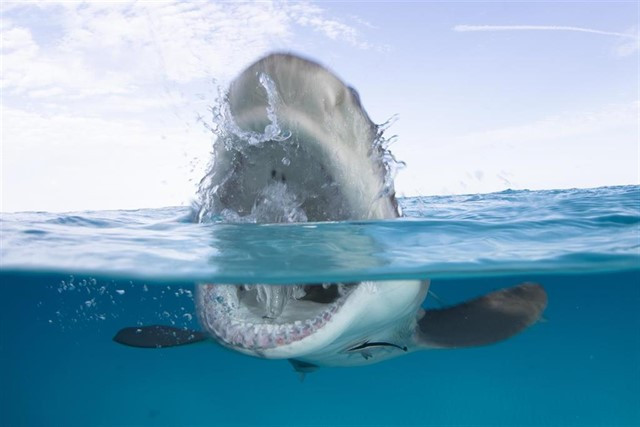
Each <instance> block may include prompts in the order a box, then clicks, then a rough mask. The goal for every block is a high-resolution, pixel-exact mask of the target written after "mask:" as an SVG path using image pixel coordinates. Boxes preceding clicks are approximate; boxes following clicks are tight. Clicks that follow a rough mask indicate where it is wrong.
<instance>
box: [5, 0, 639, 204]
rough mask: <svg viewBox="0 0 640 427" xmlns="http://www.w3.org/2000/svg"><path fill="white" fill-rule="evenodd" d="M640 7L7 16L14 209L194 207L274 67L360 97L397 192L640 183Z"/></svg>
mask: <svg viewBox="0 0 640 427" xmlns="http://www.w3.org/2000/svg"><path fill="white" fill-rule="evenodd" d="M639 7H640V6H639V4H638V3H637V2H634V1H630V2H612V1H608V2H593V1H590V2H576V1H573V2H415V1H414V2H393V3H392V2H362V1H360V2H279V1H275V2H266V1H265V2H251V3H239V2H178V1H165V2H159V1H156V2H151V1H149V2H142V1H139V2H124V1H123V2H109V3H107V2H104V3H99V2H90V3H79V2H69V1H66V2H15V3H12V2H3V3H2V5H1V6H0V10H1V12H2V14H1V18H0V31H1V34H0V42H1V56H0V61H1V65H0V67H1V71H2V72H1V76H0V89H1V90H2V94H1V106H0V120H1V134H0V143H1V147H0V148H1V155H2V163H1V168H2V170H1V179H2V184H1V185H2V197H1V206H0V210H2V211H3V212H15V211H59V212H65V211H78V210H97V209H136V208H146V207H163V206H180V205H184V206H187V205H189V204H190V203H191V202H192V200H193V199H194V198H195V192H196V187H197V183H198V181H199V180H200V179H201V178H202V176H203V175H204V169H205V167H206V165H207V164H208V162H209V161H210V160H211V154H210V153H211V147H212V142H213V136H212V134H211V133H210V132H209V131H207V129H206V126H205V125H204V124H203V120H204V122H207V121H208V120H210V113H209V108H210V107H211V106H212V105H213V104H214V103H215V100H216V97H217V96H218V94H219V93H220V91H224V89H225V88H226V87H227V85H228V83H229V82H230V81H231V80H232V79H233V77H234V76H236V75H237V74H238V73H239V72H241V71H242V70H243V69H244V68H245V67H247V66H248V65H250V64H251V63H252V62H254V61H255V60H257V59H259V58H260V57H262V56H264V55H265V54H267V53H269V52H273V51H286V52H292V53H298V54H301V55H303V56H306V57H309V58H312V59H314V60H316V61H318V62H320V63H321V64H324V65H325V66H327V67H328V68H329V69H331V70H332V71H334V72H335V73H336V74H337V75H338V76H339V77H340V78H341V79H343V80H344V81H345V82H346V83H347V84H349V85H351V86H353V87H355V88H356V89H357V90H358V92H359V93H360V97H361V100H362V103H363V105H364V107H365V109H366V110H367V111H368V113H369V115H370V116H371V118H372V119H373V120H374V122H376V123H383V122H386V121H387V120H389V119H390V118H392V117H395V119H394V120H395V121H394V123H393V125H392V126H391V127H390V128H389V130H388V131H387V132H388V135H397V139H396V141H395V142H394V143H393V145H392V146H391V149H392V151H393V153H394V154H395V155H396V157H397V158H398V159H399V160H403V161H405V162H406V166H405V167H404V168H403V169H402V170H400V171H399V172H398V175H397V177H396V190H397V193H398V194H399V195H401V196H413V195H439V194H469V193H487V192H494V191H502V190H505V189H508V188H511V189H530V190H536V189H554V188H587V187H598V186H605V185H626V184H640V171H639V168H640V152H639V147H640V131H639V123H638V117H639V111H638V110H639V95H640V94H639V75H640V73H639V68H640V67H639V52H638V51H639V33H638V31H639V28H640V22H639V21H640V18H639V13H640V12H639Z"/></svg>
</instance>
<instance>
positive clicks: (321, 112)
mask: <svg viewBox="0 0 640 427" xmlns="http://www.w3.org/2000/svg"><path fill="white" fill-rule="evenodd" d="M225 98H226V103H225V109H224V111H223V112H221V113H220V114H222V115H223V116H224V118H225V126H224V128H223V129H221V130H220V134H219V135H218V138H217V140H216V142H215V143H214V153H213V154H214V156H213V157H214V161H213V163H212V166H211V170H210V172H209V174H208V178H207V185H206V188H205V189H206V194H205V195H204V197H203V200H204V201H203V202H202V207H201V211H200V213H203V212H215V213H217V214H220V215H223V216H224V217H225V218H230V219H231V220H232V221H240V222H242V221H248V222H258V223H298V222H318V221H350V220H357V221H359V220H392V219H396V218H399V217H400V216H401V213H400V209H399V207H398V203H397V200H396V196H395V191H394V187H393V179H392V178H393V176H392V175H393V170H392V169H393V162H394V161H395V159H394V158H393V156H392V154H391V153H390V151H389V150H388V149H387V147H386V146H385V144H384V143H381V141H383V139H382V137H381V130H380V127H379V126H377V125H376V124H374V122H373V121H372V120H371V119H370V118H369V116H368V114H367V113H366V111H365V109H364V108H363V106H362V103H361V100H360V96H359V94H358V92H357V91H356V90H355V89H353V88H352V87H349V86H348V85H346V84H345V83H344V82H343V81H342V80H340V78H338V77H337V76H336V75H335V74H334V73H332V72H331V71H329V70H328V69H327V68H325V67H324V66H322V65H320V64H318V63H316V62H314V61H312V60H309V59H306V58H303V57H300V56H297V55H293V54H289V53H273V54H270V55H268V56H266V57H264V58H262V59H260V60H258V61H257V62H255V63H254V64H252V65H251V66H249V67H248V68H247V69H246V70H244V71H243V72H242V73H241V74H240V75H239V76H238V77H237V78H236V79H235V80H233V81H232V83H231V84H230V86H229V89H228V91H227V92H226V97H225ZM201 189H202V187H201ZM201 192H202V191H201ZM200 216H202V215H200ZM292 244H295V242H292ZM429 285H430V281H429V280H428V279H424V280H387V281H362V282H348V283H305V284H296V285H289V284H287V285H259V284H258V285H255V284H253V285H247V284H214V283H202V284H197V285H196V293H195V306H196V307H195V308H196V313H197V316H198V319H199V324H200V326H201V328H202V329H201V330H185V329H181V328H176V327H172V326H167V325H149V326H134V327H126V328H123V329H121V330H120V331H118V332H117V334H116V335H115V336H114V340H115V341H116V342H118V343H120V344H124V345H128V346H134V347H145V348H163V347H172V346H177V345H185V344H192V343H196V342H201V341H204V340H210V339H213V340H215V341H217V342H218V343H220V344H222V345H223V346H224V347H227V348H230V349H232V350H234V351H237V352H240V353H244V354H247V355H250V356H256V357H261V358H268V359H287V360H289V361H290V362H291V364H292V366H293V368H294V369H295V370H296V371H297V372H299V373H300V374H301V375H304V374H306V373H309V372H312V371H314V370H316V369H317V368H319V367H322V366H358V365H366V364H371V363H377V362H381V361H383V360H387V359H390V358H394V357H397V356H401V355H405V354H408V353H411V352H415V351H419V350H425V349H450V348H463V347H472V346H482V345H488V344H493V343H496V342H499V341H502V340H505V339H507V338H510V337H512V336H514V335H516V334H518V333H519V332H521V331H523V330H525V329H527V328H528V327H530V326H531V325H533V324H534V323H536V322H537V321H538V320H539V319H540V318H541V316H542V314H543V312H544V310H545V308H546V306H547V294H546V292H545V290H544V288H543V287H542V286H541V285H540V284H537V283H520V284H517V285H514V286H511V287H507V288H500V289H496V290H494V291H492V292H489V293H487V294H484V295H479V296H476V297H474V298H472V299H469V300H467V301H464V302H461V303H459V304H455V305H451V306H446V307H439V308H434V309H424V308H423V303H424V301H425V298H427V297H428V294H429Z"/></svg>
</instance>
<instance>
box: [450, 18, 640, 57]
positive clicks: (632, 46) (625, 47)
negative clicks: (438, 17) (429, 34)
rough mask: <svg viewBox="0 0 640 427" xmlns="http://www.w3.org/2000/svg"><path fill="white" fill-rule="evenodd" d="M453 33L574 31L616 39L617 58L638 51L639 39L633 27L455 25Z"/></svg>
mask: <svg viewBox="0 0 640 427" xmlns="http://www.w3.org/2000/svg"><path fill="white" fill-rule="evenodd" d="M453 31H457V32H474V31H574V32H581V33H590V34H599V35H603V36H613V37H617V38H618V39H619V41H618V44H617V45H616V47H615V48H614V52H615V54H616V55H617V56H630V55H633V54H634V53H636V52H638V50H640V37H639V35H638V29H637V28H635V27H634V28H630V29H629V30H628V31H626V32H623V33H620V32H614V31H602V30H596V29H593V28H583V27H572V26H562V25H456V26H455V27H453Z"/></svg>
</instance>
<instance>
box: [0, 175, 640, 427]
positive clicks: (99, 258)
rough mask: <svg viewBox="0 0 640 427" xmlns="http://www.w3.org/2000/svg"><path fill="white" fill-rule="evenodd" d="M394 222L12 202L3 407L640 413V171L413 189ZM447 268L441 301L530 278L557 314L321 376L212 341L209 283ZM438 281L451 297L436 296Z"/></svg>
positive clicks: (109, 412)
mask: <svg viewBox="0 0 640 427" xmlns="http://www.w3.org/2000/svg"><path fill="white" fill-rule="evenodd" d="M400 204H401V207H402V208H403V211H404V217H403V218H402V219H398V220H389V221H371V222H367V221H359V222H339V223H303V224H280V225H258V224H228V223H223V222H220V221H216V220H215V219H214V220H213V221H212V222H210V223H206V224H196V223H194V222H193V221H191V217H192V213H191V211H190V209H189V208H165V209H151V210H148V209H147V210H138V211H103V212H75V213H67V214H58V213H47V212H28V213H15V214H2V216H1V221H2V222H1V227H2V229H1V231H2V240H1V247H0V262H1V264H0V280H1V289H2V292H3V294H2V298H1V299H0V358H1V360H0V384H1V387H0V390H1V396H0V425H2V426H87V425H140V426H145V425H170V426H182V425H274V426H281V425H292V426H293V425H296V426H297V425H300V426H311V425H314V426H317V425H332V426H337V425H340V426H346V425H362V426H365V425H366V426H372V425H376V426H381V425H474V426H477V425H621V426H622V425H628V426H632V425H633V426H635V425H639V424H640V311H639V309H638V307H640V187H638V186H625V187H607V188H597V189H589V190H552V191H505V192H501V193H495V194H488V195H470V196H447V197H445V196H442V197H419V198H405V199H401V200H400ZM397 278H421V279H423V278H430V279H431V280H432V285H431V290H432V291H433V293H434V295H435V296H433V295H430V296H428V297H427V300H426V301H425V304H424V305H425V307H437V306H439V305H442V304H444V305H449V304H455V303H458V302H461V301H464V300H467V299H470V298H472V297H475V296H478V295H480V294H483V293H486V292H488V291H490V290H493V289H497V288H501V287H506V286H511V285H515V284H517V283H521V282H524V281H529V282H530V281H535V282H538V283H540V284H542V285H543V286H544V287H545V289H546V291H547V293H548V296H549V305H548V308H547V310H546V312H545V314H544V319H543V321H541V322H539V323H537V324H536V325H534V326H532V327H531V328H529V329H528V330H526V331H524V332H523V333H521V334H519V335H517V336H516V337H514V338H512V339H509V340H507V341H504V342H501V343H498V344H495V345H491V346H485V347H477V348H468V349H457V350H431V351H422V352H416V353H411V354H408V355H405V356H402V357H398V358H396V359H393V360H390V361H386V362H382V363H379V364H374V365H369V366H363V367H356V368H321V369H319V370H318V371H317V372H314V373H312V374H309V375H307V376H306V378H305V380H304V381H303V382H301V381H300V379H299V377H298V375H297V374H296V373H295V372H293V371H292V368H291V366H290V365H289V363H287V361H284V360H261V359H257V358H251V357H248V356H243V355H240V354H238V353H235V352H232V351H229V350H226V349H224V348H222V347H220V346H219V345H217V344H215V343H213V342H204V343H199V344H194V345H189V346H183V347H175V348H166V349H137V348H130V347H125V346H121V345H118V344H116V343H115V342H113V341H112V337H113V335H114V334H115V333H116V331H118V330H119V329H120V328H122V327H125V326H132V325H145V324H156V323H162V324H167V325H175V326H179V327H188V328H198V325H197V320H196V317H195V314H194V306H193V298H192V295H193V286H194V283H199V282H202V281H205V280H206V281H211V282H220V283H291V284H293V283H319V282H324V281H353V280H364V279H371V280H380V279H386V280H390V279H397ZM436 296H437V298H436Z"/></svg>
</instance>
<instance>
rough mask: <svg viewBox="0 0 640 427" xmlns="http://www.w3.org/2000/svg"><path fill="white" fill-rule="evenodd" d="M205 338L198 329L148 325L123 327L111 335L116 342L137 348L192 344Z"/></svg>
mask: <svg viewBox="0 0 640 427" xmlns="http://www.w3.org/2000/svg"><path fill="white" fill-rule="evenodd" d="M205 339H207V336H206V335H205V334H204V333H202V332H200V331H192V330H189V329H180V328H175V327H173V326H164V325H150V326H132V327H128V328H123V329H120V330H119V331H118V333H117V334H116V335H115V336H114V337H113V340H114V341H115V342H117V343H120V344H124V345H128V346H130V347H139V348H164V347H175V346H177V345H185V344H192V343H196V342H200V341H203V340H205Z"/></svg>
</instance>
